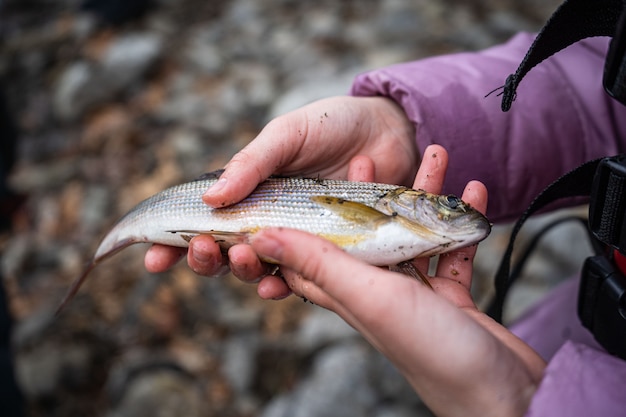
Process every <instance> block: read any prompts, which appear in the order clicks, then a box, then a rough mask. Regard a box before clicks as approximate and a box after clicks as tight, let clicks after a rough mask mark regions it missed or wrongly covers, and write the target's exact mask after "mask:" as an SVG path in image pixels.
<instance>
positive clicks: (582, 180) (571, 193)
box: [487, 158, 604, 322]
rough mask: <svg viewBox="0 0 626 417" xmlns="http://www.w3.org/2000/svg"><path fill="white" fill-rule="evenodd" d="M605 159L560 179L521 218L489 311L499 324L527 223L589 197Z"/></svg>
mask: <svg viewBox="0 0 626 417" xmlns="http://www.w3.org/2000/svg"><path fill="white" fill-rule="evenodd" d="M603 159H604V158H601V159H595V160H593V161H589V162H586V163H584V164H583V165H580V166H579V167H578V168H576V169H574V170H572V171H570V172H568V173H567V174H565V175H563V176H562V177H560V178H558V179H557V180H556V181H554V182H553V183H552V184H550V185H549V186H548V187H547V188H546V189H545V190H543V191H542V192H541V194H539V195H538V196H537V197H536V198H535V199H534V200H533V202H532V203H531V204H530V206H528V208H527V209H526V211H525V212H524V213H523V214H522V216H521V217H520V218H519V220H518V221H517V223H515V226H514V227H513V230H512V231H511V237H510V240H509V245H508V247H507V248H506V251H505V252H504V255H503V257H502V261H501V262H500V267H499V268H498V272H497V273H496V277H495V287H496V294H495V298H494V300H493V302H492V303H491V305H490V306H489V307H488V309H487V314H488V315H489V316H491V317H492V318H493V319H495V320H496V321H498V322H502V312H503V309H504V301H505V299H506V295H507V293H508V291H509V289H510V288H511V285H512V284H513V281H514V279H511V274H510V269H511V255H512V253H513V246H514V243H515V238H516V237H517V234H518V233H519V231H520V229H521V228H522V225H523V224H524V222H526V219H528V217H530V216H531V215H532V214H534V213H536V212H537V211H538V210H541V209H542V208H544V207H546V206H547V205H548V204H550V203H552V202H554V201H556V200H559V199H561V198H570V197H589V196H590V194H591V190H592V186H593V178H594V174H595V172H596V169H597V167H598V165H599V164H600V162H601V161H602V160H603ZM514 276H516V275H514Z"/></svg>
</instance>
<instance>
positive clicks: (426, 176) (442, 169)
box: [413, 145, 448, 194]
mask: <svg viewBox="0 0 626 417" xmlns="http://www.w3.org/2000/svg"><path fill="white" fill-rule="evenodd" d="M446 169H448V152H447V151H446V150H445V149H444V148H443V147H442V146H440V145H429V146H428V147H426V149H424V153H423V155H422V162H421V164H420V167H419V170H418V171H417V175H416V176H415V182H414V183H413V188H415V189H416V190H419V189H421V190H425V191H428V192H429V193H433V194H439V193H441V190H442V188H443V181H444V179H445V176H446Z"/></svg>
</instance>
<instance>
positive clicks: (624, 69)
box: [602, 1, 626, 105]
mask: <svg viewBox="0 0 626 417" xmlns="http://www.w3.org/2000/svg"><path fill="white" fill-rule="evenodd" d="M623 4H625V5H626V1H624V2H623ZM624 7H626V6H624ZM602 85H603V86H604V89H605V90H606V92H607V93H608V94H609V95H610V96H611V97H613V98H614V99H615V100H617V101H619V102H620V103H622V104H624V105H626V8H622V13H621V16H620V18H619V21H618V22H617V28H616V30H615V34H614V35H613V39H612V40H611V46H610V47H609V52H608V54H607V56H606V61H605V63H604V76H603V78H602Z"/></svg>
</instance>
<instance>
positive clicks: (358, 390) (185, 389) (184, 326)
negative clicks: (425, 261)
mask: <svg viewBox="0 0 626 417" xmlns="http://www.w3.org/2000/svg"><path fill="white" fill-rule="evenodd" d="M559 3H560V1H556V0H524V1H521V0H469V1H468V0H464V1H459V0H437V1H435V0H383V1H373V0H361V1H342V0H317V1H296V0H265V1H262V2H260V1H254V0H233V1H211V0H177V1H174V0H126V1H124V0H109V1H107V0H13V1H11V0H0V113H1V114H0V127H1V131H0V135H1V136H0V146H1V148H0V174H2V175H3V176H4V177H5V178H6V182H3V183H2V184H0V222H1V225H0V226H1V231H0V253H1V270H0V271H1V272H2V277H3V284H4V288H5V291H6V293H7V305H8V307H9V311H10V313H11V316H12V317H13V320H14V326H13V329H12V347H13V363H14V369H15V373H16V378H17V381H18V384H19V387H20V389H21V392H22V395H23V397H24V401H23V404H24V408H25V410H24V415H27V416H106V417H113V416H116V417H117V416H120V417H121V416H151V417H154V416H163V417H167V416H190V417H193V416H237V417H243V416H264V417H282V416H290V417H296V416H302V417H314V416H333V415H336V416H342V417H350V416H372V417H403V416H409V415H410V416H416V415H417V416H421V415H423V416H428V415H430V413H429V411H428V410H427V409H426V407H425V406H424V405H423V404H422V403H421V402H420V400H419V398H418V397H417V396H416V395H415V394H414V393H413V391H412V390H411V389H410V387H409V386H408V385H407V384H406V382H405V381H404V380H403V379H402V377H401V376H400V375H399V373H398V372H397V371H396V370H395V369H394V368H393V367H392V366H391V365H390V364H389V363H388V362H387V361H386V360H385V359H384V358H383V357H381V356H380V355H379V354H378V353H377V352H376V351H374V350H373V349H372V348H371V347H370V346H369V345H367V344H366V343H365V342H364V341H363V340H362V339H361V338H360V337H359V336H358V335H357V334H356V333H355V332H354V331H353V330H352V329H350V328H349V327H348V326H347V325H345V324H344V323H343V322H342V321H341V320H339V319H338V318H337V317H335V316H334V315H333V314H331V313H328V312H326V311H324V310H322V309H320V308H318V307H315V306H312V305H310V304H307V303H304V302H302V300H301V299H299V298H296V297H290V298H288V299H286V300H282V301H273V302H268V301H261V300H260V299H258V298H257V296H256V293H255V288H254V286H251V285H243V284H241V283H239V282H238V281H237V280H236V279H234V278H233V277H226V278H223V279H210V278H206V277H198V276H196V275H195V274H194V273H193V272H191V271H190V270H189V269H188V268H187V267H186V265H185V264H181V265H179V266H178V267H176V268H174V269H173V270H172V271H170V272H168V273H164V274H148V273H147V272H146V271H145V270H144V268H143V254H144V253H145V249H146V247H145V246H138V247H133V248H130V249H128V250H126V251H124V252H122V253H120V254H119V255H117V256H116V257H115V258H113V259H112V260H110V261H108V262H106V263H104V264H102V265H101V266H100V267H99V268H97V269H96V270H95V271H94V272H93V273H92V274H91V279H90V280H89V281H88V282H87V284H86V285H85V286H83V288H82V289H81V291H80V292H79V294H78V296H77V297H76V298H75V300H74V301H73V302H72V303H71V304H70V305H69V307H68V308H67V309H66V310H65V311H64V313H63V314H62V315H61V316H59V317H56V318H55V317H54V316H53V312H54V309H55V308H56V307H57V305H58V303H59V301H60V300H61V299H62V297H63V295H64V293H65V291H66V290H67V288H68V286H69V284H70V282H71V281H72V280H73V279H74V278H75V277H76V276H77V275H78V274H79V273H80V271H81V269H82V267H83V266H84V264H85V262H86V261H87V260H88V259H90V257H91V256H92V254H93V251H94V249H95V247H96V245H97V243H98V242H99V239H100V238H101V236H102V235H103V234H104V233H105V232H106V230H107V228H108V227H109V226H111V224H112V223H113V222H114V221H115V220H116V219H117V218H119V217H120V216H121V215H122V214H123V213H124V212H126V211H127V210H128V209H130V208H131V207H132V206H134V205H135V204H136V203H137V202H139V201H140V200H141V199H143V198H145V197H148V196H150V195H152V194H154V193H156V192H158V191H160V190H162V189H164V188H166V187H167V186H170V185H172V184H175V183H179V182H183V181H188V180H191V179H193V178H195V177H197V176H199V175H200V174H201V173H203V172H206V171H208V170H213V169H216V168H220V167H222V166H223V165H224V163H225V162H226V161H228V159H229V158H230V156H231V155H232V154H233V153H235V152H236V151H237V150H239V149H240V148H242V147H243V146H244V145H245V144H246V143H248V142H249V141H250V140H251V139H253V138H254V136H255V135H256V133H257V132H258V131H259V130H260V129H261V128H262V127H263V126H264V124H265V123H266V122H267V121H268V120H270V119H271V118H272V117H274V116H276V115H279V114H282V113H284V112H286V111H289V110H291V109H294V108H296V107H299V106H301V105H303V104H305V103H308V102H310V101H313V100H316V99H318V98H322V97H327V96H332V95H339V94H346V93H347V92H348V89H349V87H350V84H351V81H352V78H353V77H354V75H355V74H357V73H359V72H362V71H365V70H367V69H371V68H376V67H380V66H384V65H388V64H391V63H395V62H400V61H407V60H413V59H417V58H420V57H426V56H430V55H435V54H443V53H450V52H455V51H468V50H477V49H481V48H485V47H489V46H491V45H494V44H497V43H500V42H503V41H505V40H507V39H508V38H509V37H511V36H512V35H513V34H514V33H516V32H518V31H536V30H538V29H539V28H540V27H541V26H542V24H543V22H544V21H545V20H546V19H547V18H548V17H549V15H550V14H551V13H552V11H553V10H554V9H555V8H556V6H557V5H558V4H559ZM512 70H514V68H512ZM13 155H14V158H12V156H13ZM581 212H582V213H584V211H581ZM546 221H548V220H547V219H546V218H545V217H544V218H539V219H538V220H535V221H533V222H532V224H530V225H529V227H528V228H527V233H526V234H527V235H532V234H533V233H534V231H536V230H539V229H540V228H541V227H542V225H543V224H545V222H546ZM507 232H508V227H506V226H500V227H497V228H496V230H495V231H494V233H493V235H492V236H491V237H490V238H489V239H488V240H487V241H486V243H485V244H484V245H482V246H481V248H480V253H479V256H478V260H477V268H476V275H477V276H476V288H475V292H476V296H477V299H478V300H479V302H480V303H484V300H487V299H488V298H489V296H490V294H491V291H492V290H491V286H492V277H493V273H494V271H495V269H496V266H497V264H498V260H499V257H500V256H501V253H502V251H503V247H504V245H505V243H506V240H507V237H508V235H507ZM583 236H584V233H583V232H582V230H578V229H577V227H576V226H574V227H561V228H559V229H558V230H556V231H555V232H554V233H552V234H551V235H549V236H547V238H546V239H545V241H544V242H543V243H542V244H541V245H540V248H539V249H538V251H537V254H536V256H535V257H534V258H533V261H532V262H531V264H529V265H528V267H527V268H526V273H525V277H524V278H523V279H522V282H521V283H520V284H519V285H517V286H516V288H515V291H514V293H513V295H512V298H511V299H510V301H509V308H508V310H507V317H508V318H509V320H511V319H512V318H514V317H515V316H517V315H518V314H519V313H520V312H521V311H522V310H523V308H525V307H526V306H528V305H529V304H531V303H532V302H534V301H535V300H536V299H537V297H538V296H540V295H541V294H544V293H545V291H546V290H547V289H548V288H550V287H551V286H553V285H555V284H556V283H558V282H559V281H560V280H562V279H563V278H565V277H567V276H569V275H571V274H573V273H574V272H575V271H576V270H577V268H579V267H580V264H581V263H582V259H583V258H584V257H585V256H586V255H585V254H586V253H587V252H588V248H587V246H586V244H585V243H584V239H583ZM520 242H521V243H520V245H523V238H522V240H521V241H520ZM563 242H567V244H564V243H563ZM575 242H582V243H581V244H580V245H578V244H576V243H575ZM338 278H340V277H338ZM416 319H419V318H417V317H416ZM0 414H2V412H0Z"/></svg>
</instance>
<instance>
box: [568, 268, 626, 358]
mask: <svg viewBox="0 0 626 417" xmlns="http://www.w3.org/2000/svg"><path fill="white" fill-rule="evenodd" d="M578 316H579V317H580V320H581V322H582V324H583V325H584V326H585V327H586V328H588V329H589V330H590V331H591V332H592V333H593V336H594V337H595V339H596V340H597V341H598V343H600V344H601V345H602V346H603V347H604V348H605V349H606V350H607V352H609V353H611V354H613V355H615V356H618V357H620V358H622V359H626V277H624V275H622V274H621V273H620V272H619V270H618V269H617V268H615V266H614V265H613V262H611V260H610V259H609V258H608V257H606V256H593V257H590V258H587V260H586V261H585V265H584V266H583V272H582V277H581V282H580V289H579V291H578Z"/></svg>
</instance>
